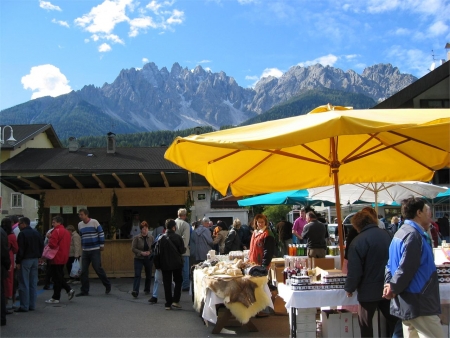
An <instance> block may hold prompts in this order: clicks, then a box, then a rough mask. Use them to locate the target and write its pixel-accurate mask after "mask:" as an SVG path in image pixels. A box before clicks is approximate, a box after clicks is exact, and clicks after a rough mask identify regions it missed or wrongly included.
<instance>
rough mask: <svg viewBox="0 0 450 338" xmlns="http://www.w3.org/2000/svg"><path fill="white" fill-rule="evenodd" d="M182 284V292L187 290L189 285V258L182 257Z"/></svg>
mask: <svg viewBox="0 0 450 338" xmlns="http://www.w3.org/2000/svg"><path fill="white" fill-rule="evenodd" d="M183 262H184V264H183V271H182V273H183V284H182V286H181V288H182V289H183V290H185V289H189V286H190V283H189V256H183Z"/></svg>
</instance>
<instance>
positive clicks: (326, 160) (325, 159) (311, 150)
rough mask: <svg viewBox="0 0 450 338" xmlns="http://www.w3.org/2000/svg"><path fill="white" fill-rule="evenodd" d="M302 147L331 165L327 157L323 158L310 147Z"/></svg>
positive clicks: (303, 145)
mask: <svg viewBox="0 0 450 338" xmlns="http://www.w3.org/2000/svg"><path fill="white" fill-rule="evenodd" d="M301 146H302V147H303V148H305V149H307V150H309V151H310V152H312V153H313V154H314V155H316V156H317V157H319V158H321V159H322V160H324V161H325V162H326V163H329V161H328V159H327V158H325V157H323V156H322V155H321V154H319V153H318V152H317V151H315V150H313V149H311V148H310V147H308V146H307V145H305V144H302V145H301Z"/></svg>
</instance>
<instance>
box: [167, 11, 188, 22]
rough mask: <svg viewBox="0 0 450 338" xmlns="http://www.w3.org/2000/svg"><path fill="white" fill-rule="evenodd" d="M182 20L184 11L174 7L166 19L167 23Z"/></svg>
mask: <svg viewBox="0 0 450 338" xmlns="http://www.w3.org/2000/svg"><path fill="white" fill-rule="evenodd" d="M183 20H184V12H182V11H179V10H177V9H174V10H173V12H172V15H171V16H170V17H169V18H168V19H167V20H166V22H167V23H168V24H169V25H174V24H181V23H183Z"/></svg>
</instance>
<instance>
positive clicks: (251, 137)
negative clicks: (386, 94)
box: [165, 105, 450, 257]
mask: <svg viewBox="0 0 450 338" xmlns="http://www.w3.org/2000/svg"><path fill="white" fill-rule="evenodd" d="M449 135H450V109H381V110H375V109H370V110H352V109H351V108H346V107H333V106H331V105H327V106H321V107H318V108H316V109H314V110H313V111H312V112H310V113H309V114H307V115H301V116H296V117H291V118H286V119H281V120H275V121H268V122H264V123H258V124H254V125H250V126H244V127H239V128H234V129H227V130H221V131H217V132H213V133H207V134H202V135H191V136H188V137H185V138H181V137H178V138H176V139H175V140H174V142H173V143H172V145H171V146H170V147H169V148H168V149H167V151H166V153H165V158H166V159H167V160H169V161H172V162H174V163H176V164H177V165H179V166H181V167H183V168H185V169H187V170H189V171H191V172H195V173H198V174H201V175H203V176H204V177H205V178H206V179H207V180H208V182H209V183H210V184H211V185H212V186H213V187H214V188H215V189H217V190H218V191H219V192H221V193H222V195H226V193H227V190H228V187H230V188H231V191H232V193H233V195H235V196H242V195H254V194H262V193H269V192H275V191H284V190H294V189H306V188H313V187H320V186H326V185H334V187H335V195H336V201H339V200H340V197H339V185H340V184H346V183H364V182H396V181H404V180H411V181H430V180H431V179H432V177H433V174H434V171H435V170H438V169H441V168H444V167H446V166H449V164H450V155H449V148H450V136H449ZM336 211H337V216H338V220H339V223H341V213H340V208H336ZM340 225H341V224H340ZM339 232H340V233H339V245H340V248H341V257H343V254H342V252H343V251H342V250H343V238H342V233H341V232H342V227H341V226H339Z"/></svg>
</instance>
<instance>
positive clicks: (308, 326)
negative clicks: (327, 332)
mask: <svg viewBox="0 0 450 338" xmlns="http://www.w3.org/2000/svg"><path fill="white" fill-rule="evenodd" d="M316 329H317V324H316V319H314V321H313V322H309V323H297V335H298V336H299V337H303V332H316Z"/></svg>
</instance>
